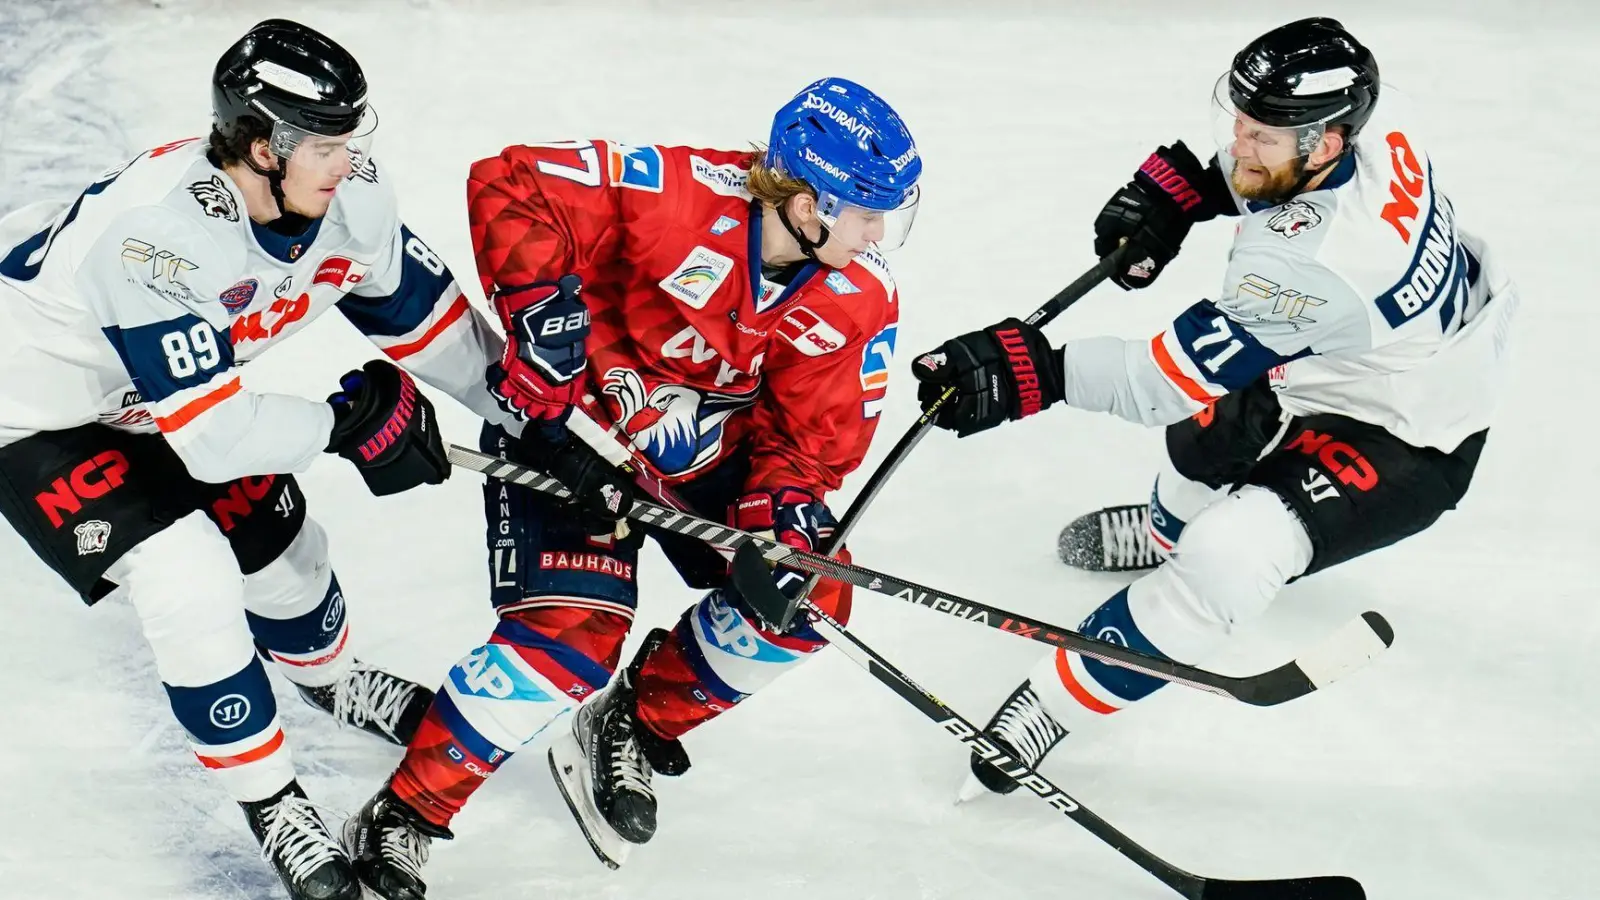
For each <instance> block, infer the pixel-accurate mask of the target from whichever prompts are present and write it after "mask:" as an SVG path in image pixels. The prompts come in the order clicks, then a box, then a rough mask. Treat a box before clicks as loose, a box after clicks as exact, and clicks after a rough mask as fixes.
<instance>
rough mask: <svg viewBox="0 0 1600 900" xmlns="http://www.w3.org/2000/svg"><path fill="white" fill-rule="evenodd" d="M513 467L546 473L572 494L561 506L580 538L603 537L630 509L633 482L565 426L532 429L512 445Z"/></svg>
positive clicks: (631, 505) (545, 426)
mask: <svg viewBox="0 0 1600 900" xmlns="http://www.w3.org/2000/svg"><path fill="white" fill-rule="evenodd" d="M511 452H512V455H513V456H514V457H515V460H514V461H516V462H521V463H524V464H526V465H529V466H532V467H534V468H535V469H538V470H539V471H541V472H548V473H549V474H551V475H553V476H555V479H556V480H557V481H559V482H561V483H562V484H563V485H565V486H566V488H567V490H569V491H571V492H572V498H571V499H569V500H567V501H565V502H564V503H563V504H562V509H563V510H564V511H566V512H568V513H570V514H571V515H572V516H573V517H574V520H575V521H576V522H577V524H578V527H580V528H582V529H583V533H584V534H588V535H593V536H595V537H606V536H609V535H611V534H613V533H615V531H616V528H617V522H619V521H621V520H622V519H624V518H627V515H628V510H630V509H632V508H633V498H634V493H635V492H634V487H633V478H632V477H631V476H629V475H627V474H625V473H624V472H622V471H621V470H620V469H618V468H617V467H616V466H613V465H612V464H611V463H609V462H607V461H606V458H605V457H603V456H601V455H600V453H599V451H597V450H595V449H594V448H593V447H591V446H589V445H588V444H586V443H584V442H583V440H582V439H581V438H579V437H578V436H577V435H574V434H573V433H572V432H570V431H568V430H567V427H566V426H565V425H537V424H530V425H528V426H527V427H526V428H524V429H523V430H522V437H520V438H518V439H517V441H516V442H515V443H514V444H512V448H511Z"/></svg>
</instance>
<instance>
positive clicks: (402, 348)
mask: <svg viewBox="0 0 1600 900" xmlns="http://www.w3.org/2000/svg"><path fill="white" fill-rule="evenodd" d="M466 314H467V298H466V296H465V295H463V294H462V293H460V291H457V292H456V299H455V302H454V303H452V304H450V308H449V309H447V310H445V312H444V315H442V316H440V317H439V318H438V319H436V320H434V323H433V324H432V325H430V326H428V330H427V331H424V332H423V333H422V336H421V337H419V338H417V339H416V340H414V341H409V342H407V343H404V344H395V345H393V346H391V347H384V348H383V352H384V353H385V354H387V355H388V357H389V358H390V359H393V360H396V361H398V360H402V359H405V358H406V357H408V356H411V355H413V354H416V353H419V352H421V351H422V350H424V349H426V348H427V346H428V345H429V344H431V343H433V342H434V340H435V339H436V338H438V337H439V335H441V334H443V333H444V332H445V331H446V330H447V329H448V328H449V327H450V326H451V325H454V324H455V323H456V322H457V321H459V320H460V319H461V317H462V316H464V315H466Z"/></svg>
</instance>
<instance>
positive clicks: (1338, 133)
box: [1306, 128, 1349, 168]
mask: <svg viewBox="0 0 1600 900" xmlns="http://www.w3.org/2000/svg"><path fill="white" fill-rule="evenodd" d="M1347 140H1349V138H1348V136H1347V135H1346V134H1345V133H1344V129H1343V128H1330V129H1328V130H1327V131H1326V132H1324V133H1323V135H1322V140H1321V142H1319V143H1318V144H1317V149H1316V150H1314V151H1312V153H1311V158H1310V159H1308V160H1306V161H1307V162H1309V163H1311V165H1312V166H1313V167H1317V168H1320V167H1322V166H1323V165H1325V164H1326V163H1328V162H1329V161H1331V160H1335V159H1338V158H1339V154H1340V153H1343V152H1344V146H1345V141H1347Z"/></svg>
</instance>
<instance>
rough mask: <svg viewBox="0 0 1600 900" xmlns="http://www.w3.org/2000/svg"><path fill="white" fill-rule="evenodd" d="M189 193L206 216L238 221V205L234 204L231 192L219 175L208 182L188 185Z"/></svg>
mask: <svg viewBox="0 0 1600 900" xmlns="http://www.w3.org/2000/svg"><path fill="white" fill-rule="evenodd" d="M189 193H190V194H191V195H193V196H194V199H195V200H196V201H198V202H199V204H200V208H201V209H203V210H205V211H206V215H208V216H211V217H212V218H214V219H227V220H228V221H229V222H237V221H239V204H238V203H236V202H234V199H233V192H232V191H230V190H228V186H227V185H226V184H224V183H223V181H222V176H221V175H213V176H211V180H210V181H196V182H195V183H194V184H191V185H189Z"/></svg>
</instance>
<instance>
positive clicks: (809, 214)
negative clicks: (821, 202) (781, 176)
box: [785, 191, 817, 224]
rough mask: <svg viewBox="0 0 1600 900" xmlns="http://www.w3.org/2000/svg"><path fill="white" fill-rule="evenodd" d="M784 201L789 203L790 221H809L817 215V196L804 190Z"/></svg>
mask: <svg viewBox="0 0 1600 900" xmlns="http://www.w3.org/2000/svg"><path fill="white" fill-rule="evenodd" d="M785 202H786V203H788V204H789V221H791V222H794V223H796V224H799V223H801V222H810V221H811V220H812V219H814V218H816V216H817V198H815V197H813V196H811V195H810V194H809V193H807V192H806V191H801V192H800V193H798V194H795V195H794V196H793V197H790V198H789V199H788V200H787V201H785Z"/></svg>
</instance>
